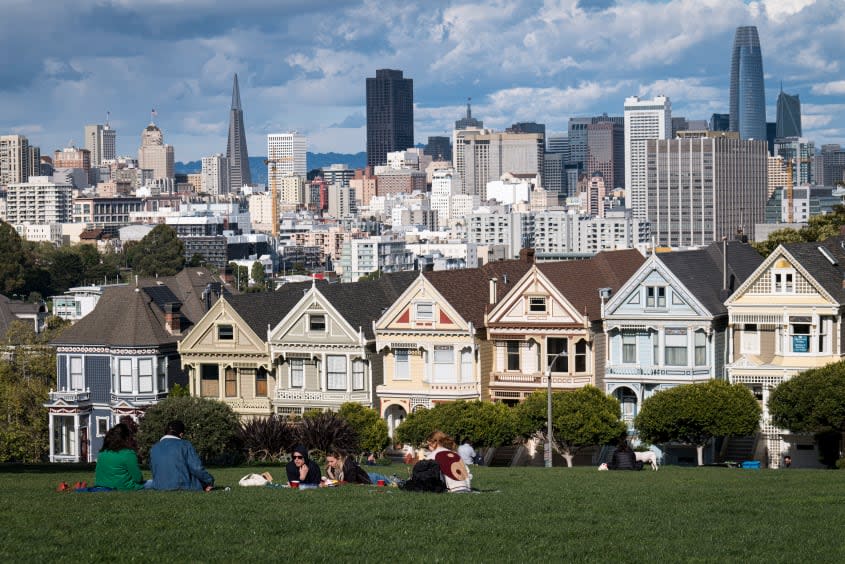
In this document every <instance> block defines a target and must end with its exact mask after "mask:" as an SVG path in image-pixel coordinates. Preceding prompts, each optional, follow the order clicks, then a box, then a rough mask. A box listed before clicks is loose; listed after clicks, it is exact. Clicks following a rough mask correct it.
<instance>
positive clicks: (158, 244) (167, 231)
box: [127, 224, 185, 276]
mask: <svg viewBox="0 0 845 564" xmlns="http://www.w3.org/2000/svg"><path fill="white" fill-rule="evenodd" d="M127 253H128V254H129V256H128V259H129V262H130V263H131V264H132V269H133V270H134V271H135V274H138V275H140V276H156V275H158V276H173V275H174V274H176V273H178V272H179V271H180V270H182V268H183V267H184V266H185V245H184V243H182V241H181V240H180V239H179V238H178V237H177V236H176V231H175V230H174V229H173V228H172V227H170V226H169V225H164V224H162V225H156V226H155V227H154V228H153V230H152V231H150V232H149V233H147V234H146V235H145V236H144V238H143V239H141V240H140V241H138V244H137V245H133V246H131V247H130V248H129V249H127Z"/></svg>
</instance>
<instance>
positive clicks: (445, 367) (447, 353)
mask: <svg viewBox="0 0 845 564" xmlns="http://www.w3.org/2000/svg"><path fill="white" fill-rule="evenodd" d="M432 381H433V382H454V381H455V350H454V348H453V347H451V346H448V345H435V347H434V366H432Z"/></svg>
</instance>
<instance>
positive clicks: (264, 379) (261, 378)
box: [255, 368, 270, 398]
mask: <svg viewBox="0 0 845 564" xmlns="http://www.w3.org/2000/svg"><path fill="white" fill-rule="evenodd" d="M269 380H270V378H269V374H268V372H267V371H266V370H264V369H263V368H259V369H257V370H256V371H255V397H257V398H266V397H270V396H269V394H268V390H267V385H268V383H269ZM262 384H263V387H264V391H263V392H262V391H261V387H262Z"/></svg>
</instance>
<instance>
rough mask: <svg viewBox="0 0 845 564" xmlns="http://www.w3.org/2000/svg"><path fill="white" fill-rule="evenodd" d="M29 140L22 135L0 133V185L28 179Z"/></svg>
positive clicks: (29, 167)
mask: <svg viewBox="0 0 845 564" xmlns="http://www.w3.org/2000/svg"><path fill="white" fill-rule="evenodd" d="M30 169H31V166H30V163H29V140H28V139H27V138H26V137H24V136H23V135H0V186H8V185H9V184H13V183H16V182H17V183H20V182H26V181H27V180H28V179H29V172H30Z"/></svg>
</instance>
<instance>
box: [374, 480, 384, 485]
mask: <svg viewBox="0 0 845 564" xmlns="http://www.w3.org/2000/svg"><path fill="white" fill-rule="evenodd" d="M376 485H377V486H383V485H384V480H378V481H377V482H376Z"/></svg>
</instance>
